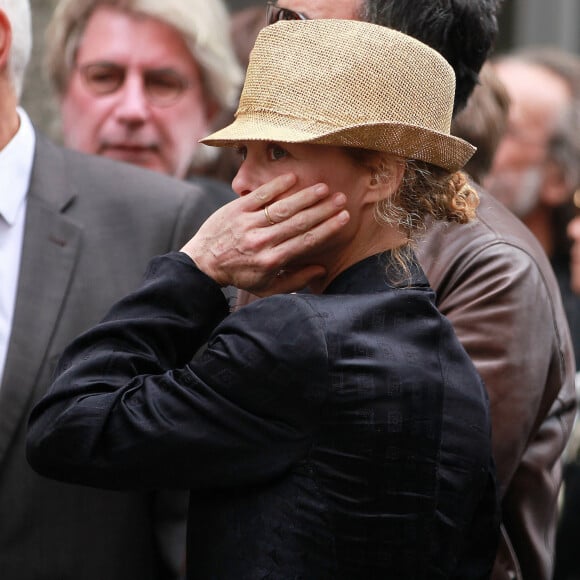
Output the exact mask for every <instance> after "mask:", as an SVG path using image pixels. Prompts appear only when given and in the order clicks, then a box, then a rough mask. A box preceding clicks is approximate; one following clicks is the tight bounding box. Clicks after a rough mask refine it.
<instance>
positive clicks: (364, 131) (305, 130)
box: [200, 111, 476, 172]
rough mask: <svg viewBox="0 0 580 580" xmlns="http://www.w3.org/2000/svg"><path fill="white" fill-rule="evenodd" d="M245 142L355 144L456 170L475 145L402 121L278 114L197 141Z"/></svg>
mask: <svg viewBox="0 0 580 580" xmlns="http://www.w3.org/2000/svg"><path fill="white" fill-rule="evenodd" d="M245 141H275V142H279V143H310V144H315V145H334V146H338V147H357V148H361V149H370V150H373V151H384V152H387V153H391V154H393V155H398V156H400V157H404V158H408V159H417V160H420V161H425V162H427V163H431V164H433V165H436V166H438V167H442V168H443V169H446V170H447V171H450V172H454V171H458V170H459V169H461V168H462V167H464V166H465V164H466V163H467V161H469V159H470V158H471V156H472V155H473V154H474V152H475V150H476V148H475V147H474V146H473V145H471V144H470V143H468V142H467V141H464V140H463V139H459V138H458V137H454V136H452V135H446V134H444V133H439V132H437V131H431V130H429V129H425V128H423V127H417V126H414V125H407V124H402V123H365V124H360V125H352V126H350V127H341V128H340V129H336V128H329V127H328V126H325V125H322V124H319V123H316V122H314V121H311V122H305V120H304V119H292V118H288V117H280V115H276V114H274V115H272V114H271V115H269V116H267V115H265V114H264V112H263V111H262V112H260V114H259V115H258V114H254V115H252V114H250V115H248V114H243V115H239V116H238V117H237V118H236V119H235V121H234V122H233V123H231V124H230V125H228V126H227V127H224V128H223V129H221V130H219V131H216V132H215V133H212V134H211V135H209V136H207V137H205V138H204V139H201V140H200V143H204V144H205V145H212V146H215V147H232V146H235V145H236V144H239V143H241V142H245Z"/></svg>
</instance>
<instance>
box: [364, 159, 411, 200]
mask: <svg viewBox="0 0 580 580" xmlns="http://www.w3.org/2000/svg"><path fill="white" fill-rule="evenodd" d="M368 169H369V173H368V180H369V182H368V190H367V195H366V197H365V201H367V202H370V203H376V202H378V201H380V200H381V199H386V198H387V197H390V196H391V195H393V194H394V193H395V192H396V191H397V190H398V189H399V187H400V185H401V181H402V180H403V175H404V173H405V162H404V160H403V159H400V158H398V157H393V156H387V155H384V156H380V157H377V161H376V163H372V164H371V165H369V168H368Z"/></svg>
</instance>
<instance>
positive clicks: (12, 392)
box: [0, 136, 81, 463]
mask: <svg viewBox="0 0 580 580" xmlns="http://www.w3.org/2000/svg"><path fill="white" fill-rule="evenodd" d="M75 195H76V194H75V192H74V191H73V190H72V188H71V186H70V184H69V183H68V180H67V176H66V163H65V160H64V152H63V151H62V150H61V149H60V148H58V147H56V146H54V145H52V144H50V143H49V142H48V141H46V140H45V139H43V138H42V137H40V136H37V145H36V152H35V159H34V166H33V173H32V178H31V183H30V190H29V194H28V198H27V209H26V225H25V232H24V243H23V248H22V260H21V266H20V276H19V280H18V295H17V300H16V306H15V311H14V320H13V325H12V334H11V337H10V344H9V347H8V356H7V360H6V367H5V372H4V378H3V381H2V387H1V388H0V463H1V462H2V460H3V458H4V456H5V454H6V450H7V448H8V446H9V444H10V441H11V440H12V438H13V437H14V434H15V431H16V430H17V428H18V427H19V425H20V424H21V422H22V421H25V420H26V419H27V415H28V412H29V411H30V409H29V406H30V403H31V400H32V396H33V394H34V390H35V388H36V382H37V378H38V375H39V372H40V370H41V368H42V365H43V363H44V362H45V359H46V356H47V352H48V348H49V345H50V341H51V337H52V335H53V331H54V328H55V326H56V324H57V321H58V317H59V313H60V312H61V310H62V308H63V304H64V302H65V300H66V296H67V289H68V288H69V286H70V281H71V278H72V275H73V272H74V268H75V264H76V261H77V256H78V252H79V248H80V242H81V228H80V227H79V225H78V224H75V223H74V222H72V221H71V220H70V219H69V218H68V217H67V215H66V209H67V208H68V207H69V206H70V204H71V203H72V201H73V200H74V198H75Z"/></svg>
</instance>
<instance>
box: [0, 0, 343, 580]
mask: <svg viewBox="0 0 580 580" xmlns="http://www.w3.org/2000/svg"><path fill="white" fill-rule="evenodd" d="M30 45H31V31H30V7H29V3H28V2H27V1H26V0H0V281H1V282H0V577H1V578H2V580H104V579H107V580H166V579H171V578H177V577H179V575H180V572H181V567H182V565H183V556H182V554H183V552H182V546H183V529H184V528H183V525H184V520H183V518H184V510H185V503H184V501H183V498H184V497H185V496H184V495H183V496H182V495H179V494H177V492H155V491H151V492H149V493H120V492H110V491H103V490H97V489H92V488H88V487H80V486H74V485H67V484H61V483H57V482H54V481H50V480H48V479H44V478H42V477H39V476H37V475H36V474H35V473H34V472H33V471H32V470H31V469H30V468H29V467H28V464H27V463H26V459H25V454H24V435H25V429H26V423H27V418H28V414H29V412H30V409H31V408H32V406H33V404H34V402H35V401H36V400H37V399H38V398H39V397H40V396H42V395H43V394H44V392H45V390H46V388H47V387H48V385H49V383H50V375H51V372H52V369H53V367H54V365H55V363H56V359H57V358H58V356H59V354H60V353H61V351H62V349H63V347H64V346H65V345H66V344H67V343H68V342H70V341H71V340H72V339H73V338H74V337H75V336H76V335H78V334H79V333H80V332H81V331H83V330H84V329H86V328H88V327H89V326H91V325H93V324H95V323H96V322H97V321H98V320H99V319H100V318H101V317H102V316H103V315H104V314H105V311H106V310H107V308H108V307H109V306H110V305H111V304H113V302H114V301H116V300H117V299H118V298H119V297H121V296H122V295H124V294H126V293H128V292H129V291H130V290H132V289H133V288H135V287H136V286H137V285H138V283H139V282H140V280H141V276H142V273H143V272H144V270H145V266H146V264H147V262H148V261H149V259H150V258H151V257H152V256H154V255H156V254H162V253H166V252H168V251H170V250H173V249H179V248H180V247H181V246H182V245H183V244H184V243H185V241H187V239H188V238H189V237H190V236H191V235H192V234H193V233H194V232H195V231H196V230H197V228H198V227H199V225H200V224H201V223H202V222H203V221H204V220H205V218H206V217H207V216H208V215H209V214H210V213H212V212H213V210H214V209H215V208H216V205H217V204H216V202H215V201H213V200H212V199H211V198H209V197H208V196H207V195H204V194H203V192H201V191H200V190H199V189H198V188H195V187H193V186H191V185H188V184H186V183H185V182H182V181H178V180H174V179H170V178H169V177H166V176H163V175H161V174H160V173H153V172H151V171H146V170H144V169H140V168H136V167H133V166H131V165H129V164H125V163H118V162H116V161H111V160H108V159H104V158H101V157H92V156H87V155H85V154H82V153H78V152H73V151H68V150H66V149H62V148H60V147H57V146H56V145H54V144H52V143H50V142H49V141H48V140H46V139H45V138H44V137H42V136H41V135H39V134H36V132H35V131H34V128H33V127H32V125H31V123H30V120H29V119H28V116H27V115H26V113H25V111H23V110H22V109H20V108H17V105H18V101H19V96H20V92H21V88H22V81H23V78H24V71H25V68H26V64H27V62H28V58H29V55H30ZM278 193H280V192H278ZM308 195H310V196H312V193H311V192H310V194H309V193H308V192H306V196H307V197H308ZM325 195H326V194H322V195H317V196H316V199H312V200H311V201H310V202H309V201H306V202H305V203H303V204H301V205H300V208H299V209H301V208H306V207H309V206H310V205H311V204H312V203H314V202H316V200H317V199H321V198H324V197H325ZM296 199H297V200H299V199H300V196H297V197H296ZM321 207H322V209H321V210H320V211H319V212H318V214H317V212H316V207H315V208H314V210H313V211H312V208H311V213H313V212H314V214H316V215H315V218H314V222H315V223H316V224H320V222H323V221H324V218H325V217H327V216H331V215H333V214H335V213H337V212H339V211H340V210H341V209H342V208H341V206H340V204H333V205H332V206H329V205H328V204H326V205H325V206H321ZM297 223H298V222H297ZM227 225H228V226H229V225H230V224H227ZM322 226H323V227H324V224H322ZM297 228H298V229H294V230H292V229H289V230H288V232H287V235H288V238H289V240H290V241H291V238H292V236H293V235H297V234H299V237H300V236H302V235H303V233H304V232H301V231H300V228H299V227H298V225H297ZM248 231H249V234H250V235H251V228H250V230H248ZM318 232H319V233H318V234H317V235H320V236H321V239H322V232H321V230H320V226H319V228H318ZM244 233H245V232H241V233H240V230H238V233H236V239H240V237H241V236H242V235H243V234H244ZM326 233H327V235H332V234H333V233H334V230H333V229H332V228H329V229H328V231H327V232H326ZM298 241H300V240H299V239H298ZM276 242H277V243H282V242H284V240H283V239H278V240H277V241H276ZM290 247H292V245H290ZM293 247H294V248H295V247H296V244H295V245H294V246H293ZM239 254H240V255H239V259H240V260H242V261H244V260H248V267H249V270H250V271H253V270H254V269H255V264H254V263H252V260H253V257H252V256H251V255H249V254H248V255H242V253H239ZM281 282H282V283H284V282H283V280H282V279H281Z"/></svg>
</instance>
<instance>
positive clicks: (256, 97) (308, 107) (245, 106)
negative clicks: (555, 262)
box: [202, 20, 475, 171]
mask: <svg viewBox="0 0 580 580" xmlns="http://www.w3.org/2000/svg"><path fill="white" fill-rule="evenodd" d="M454 91H455V76H454V73H453V69H452V68H451V67H450V66H449V64H448V63H447V62H446V61H445V59H444V58H443V57H441V56H440V55H439V54H438V53H437V52H436V51H434V50H432V49H431V48H429V47H427V46H426V45H424V44H423V43H421V42H419V41H417V40H415V39H413V38H411V37H409V36H407V35H405V34H402V33H400V32H396V31H394V30H390V29H388V28H385V27H382V26H377V25H374V24H368V23H364V22H355V21H350V20H309V21H292V22H278V23H276V24H274V25H272V26H267V27H266V28H264V29H263V30H262V31H261V32H260V34H259V35H258V38H257V40H256V44H255V46H254V49H253V50H252V53H251V56H250V63H249V66H248V71H247V75H246V81H245V84H244V89H243V91H242V95H241V98H240V104H239V108H238V111H237V113H236V118H235V120H234V122H233V123H232V124H231V125H229V126H227V127H226V128H224V129H222V130H220V131H217V132H216V133H214V134H212V135H210V136H209V137H206V138H205V139H203V140H202V142H203V143H206V144H208V145H217V146H224V145H226V146H227V145H233V144H236V143H240V142H243V141H253V140H259V141H279V142H282V143H318V144H328V145H338V146H354V147H361V148H365V149H372V150H377V151H386V152H389V153H393V154H396V155H400V156H402V157H406V158H412V159H420V160H423V161H427V162H429V163H433V164H434V165H438V166H440V167H443V168H445V169H447V170H449V171H455V170H457V169H460V168H461V167H463V165H465V163H466V162H467V160H468V159H469V158H470V157H471V155H472V154H473V152H474V151H475V148H474V147H472V146H471V145H470V144H469V143H467V142H465V141H463V140H461V139H458V138H456V137H453V136H451V135H450V134H449V129H450V125H451V116H452V111H453V97H454Z"/></svg>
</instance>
